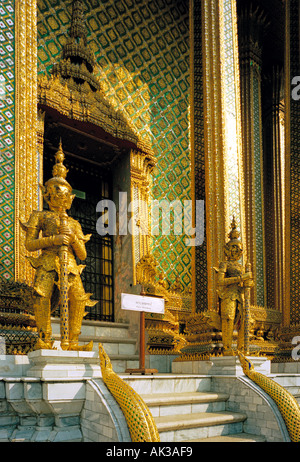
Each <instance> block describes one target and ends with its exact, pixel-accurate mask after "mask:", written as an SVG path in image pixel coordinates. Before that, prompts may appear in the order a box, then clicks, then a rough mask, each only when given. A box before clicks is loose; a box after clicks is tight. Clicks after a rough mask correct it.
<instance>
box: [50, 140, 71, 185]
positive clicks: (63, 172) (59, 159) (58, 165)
mask: <svg viewBox="0 0 300 462" xmlns="http://www.w3.org/2000/svg"><path fill="white" fill-rule="evenodd" d="M64 160H65V154H64V152H63V149H62V141H61V139H60V141H59V147H58V151H57V152H56V154H55V164H54V166H53V169H52V175H53V176H54V177H60V178H63V179H64V180H65V179H66V176H67V173H68V170H67V168H66V167H65V166H64V164H63V162H64Z"/></svg>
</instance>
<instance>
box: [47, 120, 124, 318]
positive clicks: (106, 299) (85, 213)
mask: <svg viewBox="0 0 300 462" xmlns="http://www.w3.org/2000/svg"><path fill="white" fill-rule="evenodd" d="M60 139H61V141H62V147H63V151H64V153H65V162H64V163H65V165H66V167H67V169H68V170H69V171H68V175H67V181H68V182H69V183H70V184H71V186H72V188H73V192H74V193H75V194H76V197H75V198H74V201H73V205H72V207H71V209H70V211H69V215H70V216H72V217H73V218H74V219H76V220H78V221H79V222H80V224H81V226H82V229H83V233H84V234H92V236H91V238H90V240H89V241H88V242H87V244H86V249H87V258H86V260H85V261H84V262H80V263H84V264H85V265H86V268H85V269H84V270H83V273H82V281H83V284H84V287H85V290H86V292H90V293H92V294H93V296H92V298H93V299H95V300H98V301H99V302H98V303H97V304H96V305H95V306H94V307H86V311H87V315H86V316H85V319H88V320H97V321H113V320H114V307H113V299H114V298H113V239H112V236H109V235H107V236H100V235H99V234H98V233H97V231H96V221H97V219H98V218H99V216H98V214H97V213H96V205H97V203H98V202H99V201H100V200H102V199H112V188H113V184H112V168H113V165H114V164H115V161H116V160H117V158H118V156H119V153H120V151H119V149H118V148H116V147H115V146H114V145H112V144H109V143H105V142H101V140H97V139H96V138H94V137H91V136H89V135H87V134H85V133H82V132H80V130H78V129H77V128H75V129H74V128H72V127H68V126H65V125H64V124H60V123H57V122H53V120H52V119H51V118H49V117H47V116H46V118H45V132H44V155H43V172H44V182H46V181H47V180H48V179H49V178H51V177H52V167H53V164H54V155H55V153H56V151H57V149H58V146H59V141H60ZM45 207H47V205H45ZM56 315H59V312H57V313H56Z"/></svg>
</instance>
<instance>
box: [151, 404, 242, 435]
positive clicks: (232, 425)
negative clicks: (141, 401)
mask: <svg viewBox="0 0 300 462" xmlns="http://www.w3.org/2000/svg"><path fill="white" fill-rule="evenodd" d="M154 418H155V423H156V425H157V429H158V431H159V434H160V439H161V441H162V442H183V441H184V442H187V441H192V440H195V439H197V438H198V439H199V438H209V437H215V436H221V435H229V434H236V433H242V431H243V422H244V421H245V420H246V418H247V416H246V414H244V413H240V412H230V411H222V412H199V413H194V414H185V415H182V414H175V415H168V416H159V417H154Z"/></svg>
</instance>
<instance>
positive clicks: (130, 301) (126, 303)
mask: <svg viewBox="0 0 300 462" xmlns="http://www.w3.org/2000/svg"><path fill="white" fill-rule="evenodd" d="M121 297H122V302H121V307H122V309H123V310H132V311H139V312H140V357H139V360H140V364H139V368H138V369H126V371H125V372H127V373H129V374H142V375H144V374H155V373H156V372H158V371H157V369H146V368H145V312H147V313H161V314H163V313H164V309H165V301H164V299H163V298H160V297H151V296H148V295H144V291H143V289H142V292H141V295H132V294H121Z"/></svg>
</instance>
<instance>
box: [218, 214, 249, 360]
mask: <svg viewBox="0 0 300 462" xmlns="http://www.w3.org/2000/svg"><path fill="white" fill-rule="evenodd" d="M231 228H232V229H231V231H230V233H229V239H230V240H229V241H228V242H227V243H226V244H225V246H224V256H225V260H224V261H222V262H221V263H220V265H219V268H215V270H216V271H217V274H218V279H217V286H218V296H219V299H220V307H221V326H222V341H223V354H224V355H225V356H231V355H234V352H233V349H232V339H233V330H234V327H235V326H236V327H237V330H238V345H237V348H238V350H243V348H244V334H245V332H244V315H245V312H244V311H245V288H246V287H252V286H253V276H252V273H251V271H245V267H244V266H243V265H242V264H241V263H240V262H239V260H240V258H241V256H242V253H243V247H242V243H241V241H240V240H239V239H238V238H239V233H238V231H237V230H236V223H235V220H234V219H233V221H232V224H231Z"/></svg>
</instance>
